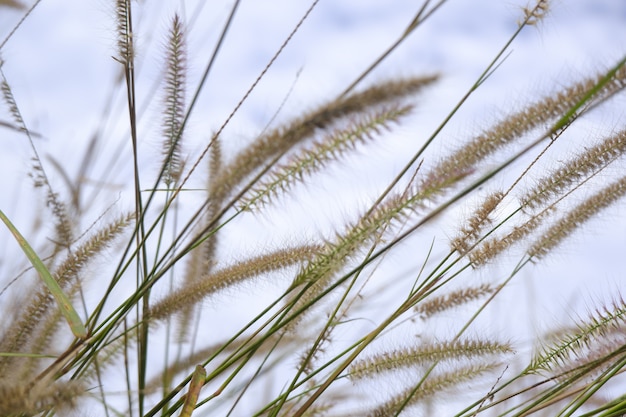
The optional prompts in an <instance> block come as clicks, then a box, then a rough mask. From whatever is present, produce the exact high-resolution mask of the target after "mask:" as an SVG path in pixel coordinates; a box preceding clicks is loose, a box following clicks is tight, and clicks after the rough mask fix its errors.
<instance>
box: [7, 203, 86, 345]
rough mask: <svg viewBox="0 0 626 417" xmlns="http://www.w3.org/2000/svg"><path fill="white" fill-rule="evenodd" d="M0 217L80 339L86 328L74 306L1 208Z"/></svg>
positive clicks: (84, 334) (83, 336)
mask: <svg viewBox="0 0 626 417" xmlns="http://www.w3.org/2000/svg"><path fill="white" fill-rule="evenodd" d="M0 219H2V221H3V222H4V224H6V226H7V227H8V228H9V230H10V231H11V233H12V234H13V236H14V237H15V240H17V243H18V244H19V245H20V247H21V248H22V250H23V251H24V253H25V254H26V256H27V257H28V260H29V261H30V263H31V264H32V265H33V267H34V268H35V269H36V270H37V272H38V273H39V276H40V277H41V279H42V280H43V282H44V284H45V285H46V287H48V290H50V292H51V293H52V296H53V297H54V299H55V300H56V301H57V303H58V304H59V306H60V307H61V313H63V315H64V316H65V319H66V320H67V322H68V324H69V325H70V328H71V329H72V333H74V336H76V337H78V338H81V339H84V338H86V337H87V329H85V325H84V324H83V322H82V321H81V319H80V317H79V316H78V313H76V310H74V307H72V304H71V303H70V300H69V299H68V298H67V296H66V295H65V293H63V290H62V289H61V287H59V284H58V283H57V282H56V281H55V280H54V278H52V275H51V274H50V271H48V268H46V266H45V265H44V264H43V262H42V261H41V259H39V256H37V254H36V253H35V251H34V250H33V248H32V247H31V246H30V245H29V244H28V242H27V241H26V239H25V238H24V236H22V235H21V234H20V232H19V231H18V230H17V229H16V228H15V226H14V225H13V223H11V221H10V220H9V219H8V218H7V216H5V215H4V212H2V210H0Z"/></svg>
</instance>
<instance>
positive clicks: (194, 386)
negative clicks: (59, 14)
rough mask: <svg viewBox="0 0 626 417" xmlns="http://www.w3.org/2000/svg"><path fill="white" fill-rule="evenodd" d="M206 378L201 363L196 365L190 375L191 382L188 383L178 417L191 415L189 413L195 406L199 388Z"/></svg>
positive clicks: (189, 416)
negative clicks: (187, 389) (187, 390)
mask: <svg viewBox="0 0 626 417" xmlns="http://www.w3.org/2000/svg"><path fill="white" fill-rule="evenodd" d="M205 378H206V370H205V369H204V367H202V366H201V365H198V366H196V370H195V371H194V372H193V376H192V377H191V384H190V385H189V392H188V393H187V397H186V398H185V405H184V406H183V409H182V411H181V412H180V417H191V413H192V412H193V410H194V408H195V407H196V403H197V402H198V396H199V395H200V388H202V386H203V385H204V380H205Z"/></svg>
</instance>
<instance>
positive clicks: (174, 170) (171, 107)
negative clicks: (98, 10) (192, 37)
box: [163, 15, 187, 186]
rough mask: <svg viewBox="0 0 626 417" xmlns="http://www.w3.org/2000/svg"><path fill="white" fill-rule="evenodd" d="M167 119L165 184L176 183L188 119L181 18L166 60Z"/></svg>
mask: <svg viewBox="0 0 626 417" xmlns="http://www.w3.org/2000/svg"><path fill="white" fill-rule="evenodd" d="M165 62H166V63H167V68H166V70H165V99H164V105H165V117H164V118H163V136H164V138H163V139H164V142H163V155H164V161H163V165H164V168H163V169H164V172H163V181H164V182H165V184H167V185H168V186H169V185H170V184H172V183H176V182H177V181H178V180H179V178H180V175H181V172H182V169H183V166H182V165H183V163H182V159H181V144H182V137H183V128H184V126H183V124H184V119H185V86H186V83H185V81H186V69H187V68H186V62H187V56H186V46H185V34H184V30H183V26H182V22H181V20H180V18H179V17H178V15H175V16H174V19H173V20H172V27H171V28H170V32H169V39H168V41H167V53H166V57H165Z"/></svg>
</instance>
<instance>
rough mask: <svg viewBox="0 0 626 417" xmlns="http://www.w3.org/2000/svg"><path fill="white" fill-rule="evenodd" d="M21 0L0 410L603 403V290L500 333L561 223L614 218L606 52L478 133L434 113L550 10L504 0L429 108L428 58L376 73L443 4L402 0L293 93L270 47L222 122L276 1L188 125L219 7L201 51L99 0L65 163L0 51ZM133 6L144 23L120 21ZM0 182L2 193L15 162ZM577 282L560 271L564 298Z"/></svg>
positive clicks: (385, 411) (606, 361)
mask: <svg viewBox="0 0 626 417" xmlns="http://www.w3.org/2000/svg"><path fill="white" fill-rule="evenodd" d="M42 4H43V3H42ZM28 7H30V9H29V8H28ZM43 7H44V6H42V5H40V3H39V2H35V3H34V4H33V5H29V6H26V5H20V4H19V3H16V2H8V3H7V2H4V3H2V2H0V8H5V9H7V10H8V9H9V8H11V9H18V11H19V13H23V15H24V16H25V18H24V19H23V20H17V22H18V23H16V26H15V28H14V29H15V30H10V31H9V33H10V34H9V36H8V37H7V40H6V41H4V42H3V43H2V46H1V47H0V49H2V54H3V55H2V58H3V59H4V61H3V62H2V66H1V67H0V77H1V78H2V79H1V80H0V81H1V83H2V88H1V91H2V95H3V99H4V110H3V114H4V115H5V116H2V118H3V121H2V125H1V126H0V128H2V129H3V132H10V134H11V136H10V137H11V138H12V139H13V138H15V140H22V142H23V143H27V144H28V151H27V152H28V157H27V158H26V159H25V160H27V161H28V163H29V164H30V165H29V166H28V170H27V172H26V173H25V178H26V179H27V180H28V181H29V182H30V188H29V191H28V192H26V191H24V192H23V194H20V195H19V196H18V197H19V198H17V199H15V201H16V202H15V203H14V205H13V206H12V207H13V208H11V207H2V211H0V218H1V219H2V220H3V224H4V225H5V226H6V230H5V231H4V232H3V233H5V235H4V236H5V238H4V240H3V242H4V243H3V246H2V258H0V259H1V260H2V263H1V268H0V270H1V271H2V272H1V273H2V275H1V277H2V278H0V279H1V282H2V290H1V292H0V306H1V308H2V314H3V317H4V318H5V319H4V320H3V323H2V327H1V328H0V329H1V330H0V331H1V332H2V337H1V339H0V371H1V372H0V375H2V377H0V415H3V416H5V415H6V416H27V415H45V416H51V415H62V416H65V415H77V416H83V415H105V416H117V415H122V416H127V415H131V416H142V417H148V416H157V415H159V416H174V415H176V416H194V417H195V416H200V415H207V416H209V415H211V416H213V415H216V416H224V415H232V416H234V415H241V416H314V415H320V416H321V415H325V416H326V415H327V416H347V415H354V416H362V415H369V416H395V415H454V416H466V417H469V416H477V415H498V416H526V415H543V416H571V415H578V416H604V417H608V416H618V415H623V414H624V413H626V400H625V399H624V396H623V394H622V392H623V389H621V388H620V387H622V386H623V376H622V375H621V374H622V370H623V369H624V366H625V365H626V354H625V351H626V349H625V346H626V340H625V337H624V334H626V333H625V332H624V322H625V320H624V317H625V315H626V303H625V302H624V301H623V299H622V298H621V297H620V295H619V291H617V292H616V293H615V294H614V295H613V297H612V298H611V297H609V299H599V298H594V295H595V294H588V296H589V297H588V299H589V300H590V301H589V303H593V304H591V306H590V307H589V308H588V309H587V311H585V312H581V311H579V310H572V309H570V308H567V307H564V308H563V309H562V311H563V312H564V314H566V315H567V314H569V317H570V319H569V320H568V321H567V322H556V320H555V323H551V326H550V328H549V329H546V330H545V331H541V332H529V331H527V330H526V328H527V327H528V326H533V325H536V324H537V323H536V321H537V318H536V317H535V312H536V311H545V310H543V309H544V308H545V307H546V306H544V305H542V304H540V303H542V302H543V300H546V299H548V300H549V299H550V297H553V298H555V297H556V296H557V291H555V289H554V288H553V287H552V286H551V285H548V284H546V283H545V281H547V280H548V279H550V276H552V275H556V274H559V271H563V268H562V265H561V264H565V263H567V262H568V260H567V257H569V256H573V257H576V256H579V254H578V253H574V254H572V253H569V254H568V253H564V252H563V249H562V248H563V247H564V243H565V242H566V241H568V240H571V239H572V237H573V236H578V237H579V239H581V238H580V236H584V234H585V233H591V230H593V228H594V227H597V225H598V223H597V222H594V221H593V220H594V219H595V218H597V217H601V216H607V214H606V213H609V214H608V216H613V217H615V218H616V219H615V221H614V223H618V222H619V221H620V219H619V218H618V216H619V213H618V212H617V214H616V211H615V209H614V208H613V206H617V205H620V204H623V197H624V195H625V194H626V179H625V178H626V177H624V176H623V172H624V170H623V164H624V161H623V158H624V156H623V155H624V153H625V152H626V130H623V128H622V127H620V126H621V124H622V123H621V122H620V121H617V122H616V123H615V127H613V126H611V130H610V131H609V129H606V128H604V129H600V128H599V127H598V128H596V129H595V131H596V132H600V133H595V134H592V135H589V134H588V132H589V130H592V129H590V128H589V125H590V124H591V123H595V121H596V120H597V118H596V116H597V114H598V113H601V112H604V111H609V110H611V109H613V108H614V107H616V106H619V96H620V95H621V94H622V90H623V88H624V86H626V67H625V65H624V64H625V62H626V58H623V59H621V60H620V59H618V60H616V61H615V62H610V63H602V64H603V65H605V66H604V67H601V68H604V69H597V70H595V71H589V72H588V73H586V74H584V75H580V76H578V77H573V78H572V79H571V80H569V79H568V80H565V79H563V80H558V82H555V83H554V85H553V86H550V88H545V89H544V90H542V91H539V92H537V91H532V92H528V94H527V95H525V97H526V98H524V101H523V102H522V103H519V104H517V105H512V104H511V105H508V106H509V107H504V108H502V109H501V112H500V114H499V115H498V116H497V117H496V120H495V121H494V120H493V117H491V118H488V117H487V118H486V120H484V121H482V122H481V123H484V125H485V127H484V128H483V129H481V130H480V131H479V132H477V133H463V134H462V135H457V136H455V137H451V135H450V133H449V131H450V125H452V124H454V123H455V122H456V120H457V119H459V118H461V117H462V115H463V112H464V111H466V109H467V108H468V107H470V106H471V105H472V104H471V101H472V100H473V99H475V97H476V96H480V95H481V93H482V92H483V91H484V90H485V89H486V88H487V86H488V85H489V83H490V81H491V80H492V77H497V76H499V74H500V73H501V72H503V71H505V67H506V65H507V64H508V60H509V59H511V57H513V56H514V47H515V45H516V43H518V42H521V41H520V38H521V37H523V36H524V34H525V33H528V32H532V31H537V30H542V28H545V27H549V25H550V19H546V15H548V14H549V12H550V9H551V8H555V7H559V5H558V4H552V2H549V1H546V0H541V1H538V2H536V3H532V4H530V5H528V6H527V7H525V8H522V9H521V10H520V11H519V16H518V24H517V25H516V26H511V30H510V33H509V36H510V37H509V38H505V39H502V41H501V45H502V47H501V49H500V50H499V51H495V52H494V55H493V57H492V58H491V59H490V60H488V61H487V62H486V64H485V67H484V68H482V69H481V71H480V72H479V73H478V74H477V76H476V78H475V80H474V81H473V82H472V83H471V84H469V85H468V86H467V87H466V88H465V89H464V90H462V91H455V97H458V101H457V102H456V104H453V105H451V106H450V107H449V108H447V109H446V110H445V114H444V115H443V116H441V117H438V118H437V119H436V120H434V121H433V120H432V115H433V114H436V113H434V112H430V113H429V112H428V110H424V109H428V106H429V105H430V103H431V101H432V102H433V103H432V105H433V106H435V105H440V103H437V102H435V101H436V100H437V97H438V96H440V97H441V96H442V94H443V93H442V90H441V87H440V86H441V84H442V83H443V82H444V81H443V80H444V79H445V77H446V71H447V70H448V68H440V69H439V71H438V72H433V73H423V74H417V75H403V76H400V75H396V76H393V77H387V78H385V77H384V76H381V75H379V74H378V71H381V68H382V67H383V66H385V65H389V62H391V63H393V57H394V54H397V53H399V51H401V48H402V47H403V45H405V44H406V43H407V42H410V40H411V39H412V38H413V37H414V36H417V34H419V33H420V31H422V30H428V28H429V25H430V24H431V21H432V19H435V18H437V16H439V14H440V13H445V11H446V10H448V9H449V8H452V7H454V5H453V4H451V3H450V4H448V2H447V1H445V0H443V1H439V2H431V1H426V2H424V4H423V5H422V6H416V8H415V14H414V15H413V16H407V21H406V25H407V26H406V29H404V30H400V31H398V37H397V38H396V39H395V40H394V41H391V42H390V43H389V44H388V45H386V46H385V48H382V49H381V50H380V52H379V55H377V58H376V59H374V60H373V61H372V62H370V63H366V64H363V66H362V68H360V69H359V72H358V75H356V76H354V77H353V78H352V79H351V80H350V81H347V82H346V83H345V85H342V87H341V88H340V89H338V90H337V91H336V92H335V93H334V94H333V95H331V96H330V97H327V98H326V99H324V100H320V101H319V102H311V103H306V104H305V105H301V106H296V105H294V104H293V100H294V98H293V96H294V95H295V96H296V97H297V91H298V90H297V88H296V87H297V86H298V85H302V83H303V81H302V80H300V78H299V77H300V76H301V72H299V71H298V69H293V68H290V69H289V70H288V71H287V73H288V74H289V76H290V77H292V78H291V79H290V80H282V83H281V85H282V86H284V90H282V91H271V90H270V93H272V97H271V99H272V101H271V103H276V104H273V105H272V106H270V109H269V110H267V109H266V113H264V114H263V115H262V117H261V118H262V123H256V122H254V123H253V124H254V125H255V131H254V133H252V134H251V135H250V138H248V139H245V140H243V139H238V137H237V135H238V134H239V135H240V132H241V130H239V131H238V130H237V129H238V128H237V126H239V124H241V125H244V126H245V125H246V120H245V118H244V116H242V114H244V115H245V114H249V113H246V109H247V107H246V106H248V105H249V103H250V102H251V101H254V100H255V98H256V99H258V97H259V94H261V93H263V92H267V90H264V89H265V88H267V87H266V84H264V83H265V80H266V78H267V77H272V76H275V75H274V74H275V71H279V70H281V68H283V67H282V65H284V63H282V61H281V59H282V57H283V54H288V53H289V50H290V47H291V45H292V43H293V42H295V40H296V39H297V37H298V35H299V34H300V33H301V31H304V30H306V27H307V24H308V23H309V22H310V21H311V19H315V18H316V17H315V12H316V10H317V9H316V8H317V7H321V6H320V5H318V2H317V1H312V2H310V3H309V4H308V6H307V7H308V8H304V9H302V11H301V14H300V18H299V20H296V21H292V22H290V25H291V26H290V29H289V30H288V31H286V32H285V33H284V35H283V36H282V44H278V45H276V46H275V48H274V49H272V52H271V54H270V55H268V59H267V64H266V66H265V67H263V68H261V69H260V70H259V72H258V77H257V78H256V79H254V80H252V81H251V83H250V84H249V85H246V86H245V87H243V86H241V85H234V86H228V88H226V90H230V89H232V90H236V91H237V92H238V94H240V95H239V96H238V97H239V98H238V99H237V100H235V101H233V102H232V105H229V106H228V111H227V112H226V113H223V114H221V116H219V117H218V116H213V115H209V116H208V119H210V120H209V123H210V128H211V129H212V130H211V131H207V130H205V128H206V126H205V125H204V124H203V123H206V121H207V114H206V110H205V109H206V107H205V106H204V104H205V102H204V100H206V91H207V90H208V91H211V90H210V88H209V87H208V86H210V85H211V86H213V87H215V85H217V84H215V83H219V79H218V80H215V79H216V77H218V75H216V74H219V71H223V67H222V68H221V69H220V63H221V62H222V59H223V60H226V61H227V60H228V59H229V58H228V57H229V54H230V53H232V52H233V51H232V50H229V49H228V39H229V36H232V32H231V30H232V25H235V27H238V28H239V29H240V30H241V26H236V25H237V21H238V20H237V19H238V16H239V13H240V7H243V6H240V4H239V2H234V3H232V4H231V5H230V6H229V9H228V10H227V11H226V12H224V13H223V14H222V17H223V20H221V21H220V26H219V29H215V28H214V29H213V30H214V32H213V39H214V43H212V44H211V48H210V49H209V48H208V47H207V45H206V43H202V45H201V46H199V44H198V41H197V38H194V34H195V33H198V32H201V30H202V29H201V27H200V26H201V25H200V23H199V22H200V20H195V16H196V14H194V13H190V12H189V11H188V10H187V11H186V13H182V14H178V13H176V12H170V11H169V10H168V11H165V10H159V9H151V8H150V7H151V6H150V5H149V4H142V3H134V2H130V1H129V0H117V1H116V2H115V5H114V7H112V8H111V9H112V12H111V14H112V19H111V20H112V21H113V22H114V23H113V24H111V27H110V28H109V30H110V31H111V33H115V38H116V44H115V46H114V47H115V53H114V56H113V57H112V59H109V58H108V57H107V60H108V61H107V62H109V64H112V65H114V66H115V67H114V68H116V71H117V78H116V81H115V82H112V83H111V85H108V86H106V87H104V88H102V87H101V86H100V85H96V86H94V91H93V92H86V93H85V94H93V97H103V100H105V104H104V106H103V108H104V110H103V112H102V115H101V116H100V117H99V118H98V120H97V122H95V121H93V120H90V119H89V117H88V115H87V114H85V115H84V116H83V115H81V114H74V115H73V116H72V117H73V120H74V122H75V123H76V126H80V125H82V124H83V123H85V124H87V125H90V124H92V125H93V126H95V127H92V129H93V134H92V136H91V139H90V140H89V141H86V145H83V146H82V147H80V146H78V147H77V149H67V150H65V151H66V152H68V153H71V158H59V157H55V156H49V155H46V154H45V153H43V152H41V148H42V147H44V142H43V141H46V140H51V139H48V138H47V134H48V132H45V131H39V130H38V129H36V128H35V127H33V126H32V124H33V117H34V116H32V115H31V114H27V113H28V112H26V111H24V110H23V109H24V107H23V106H22V104H21V103H22V100H23V98H22V97H20V96H19V95H18V94H16V91H19V88H18V89H16V88H14V86H17V85H18V84H19V83H20V82H21V81H20V80H19V79H16V78H15V75H14V74H15V68H13V67H12V62H13V61H12V57H11V54H10V53H9V52H10V50H9V49H6V51H5V48H8V47H7V46H6V45H9V46H10V45H11V37H12V36H18V35H17V34H19V33H20V31H21V30H28V28H29V27H28V24H29V22H30V21H31V19H36V18H37V13H38V12H39V11H40V10H41V8H43ZM200 11H202V9H197V10H196V12H198V13H200ZM157 12H158V13H159V19H160V20H161V21H167V22H168V24H167V25H166V27H165V28H163V27H158V28H157V27H151V26H149V24H148V23H146V22H154V20H150V19H147V18H146V19H142V17H145V16H150V13H157ZM16 13H17V12H16ZM185 16H188V17H185ZM146 25H148V26H146ZM538 27H539V28H538ZM31 30H32V28H31ZM14 34H15V35H14ZM138 34H142V35H144V36H138ZM148 34H150V36H148ZM153 37H154V38H153ZM157 37H158V38H159V39H162V41H160V42H157V41H156V40H154V39H156V38H157ZM153 42H154V43H155V44H156V43H158V44H159V46H158V47H154V46H153V45H154V44H153ZM142 48H144V49H142ZM155 48H156V49H160V52H159V54H157V56H155V57H151V58H152V59H154V60H153V61H149V58H147V56H148V55H147V52H148V51H149V52H152V51H153V50H154V49H155ZM199 60H200V61H201V62H204V63H203V64H202V66H201V67H200V68H198V67H195V68H194V67H193V65H195V64H196V63H197V62H199ZM154 62H158V65H159V66H160V70H158V71H153V69H152V67H150V65H152V63H154ZM337 65H338V71H339V70H341V63H337ZM598 67H600V65H598ZM146 68H148V69H146ZM229 70H230V68H229ZM233 71H234V69H233ZM12 74H13V76H12ZM280 76H282V74H281V73H279V78H280ZM302 77H305V76H304V75H302ZM290 83H291V84H290ZM292 84H293V85H292ZM272 85H273V86H275V85H276V84H275V83H273V84H272ZM306 87H307V88H310V87H309V86H308V85H306ZM104 93H106V94H109V97H110V98H109V99H106V98H105V96H103V95H102V94H104ZM261 96H262V94H261ZM504 96H506V95H505V94H504V95H503V98H504ZM276 97H278V98H279V99H278V101H275V99H276ZM61 99H62V98H61ZM212 99H213V100H217V101H221V100H223V101H225V102H229V100H231V98H229V96H226V95H224V96H223V97H221V98H220V97H217V98H216V97H212ZM442 101H443V99H442ZM203 103H204V104H203ZM69 104H70V105H75V103H69ZM221 104H224V103H221ZM498 104H499V103H494V105H498ZM55 110H56V109H50V111H51V112H52V111H55ZM86 113H87V112H86ZM216 114H219V113H217V112H216ZM83 117H84V120H83ZM426 119H430V120H426ZM5 120H6V121H5ZM415 121H418V122H420V121H421V122H423V126H426V130H427V132H426V133H424V132H423V130H424V128H421V129H420V130H421V131H420V134H423V135H424V136H423V137H421V139H422V140H420V141H413V142H411V143H409V144H408V145H407V144H402V147H403V150H406V149H408V151H406V152H403V155H402V159H401V160H400V162H398V163H397V164H396V165H395V168H394V171H393V172H392V173H389V172H388V166H389V164H384V165H383V162H384V161H383V160H384V159H385V158H381V157H379V156H378V154H379V153H385V152H386V150H385V143H387V144H391V145H388V146H389V147H393V146H395V144H397V143H398V142H394V137H395V136H403V135H406V132H407V131H410V134H411V135H416V133H415V132H413V126H414V125H413V123H414V122H415ZM233 126H234V127H233ZM403 126H409V127H403ZM403 129H405V130H403ZM242 130H243V129H242ZM607 131H608V133H606V134H605V133H604V132H607ZM580 135H586V136H585V140H584V141H583V142H581V141H577V140H576V138H577V137H579V136H580ZM116 137H121V138H122V140H121V141H120V142H119V145H118V143H117V142H116V141H115V138H116ZM81 141H85V138H81ZM384 141H387V142H384ZM381 142H383V143H382V144H381ZM563 144H565V145H563ZM8 178H9V179H10V180H12V181H14V184H13V185H11V187H17V188H21V184H22V182H23V181H24V179H22V178H18V177H15V176H9V177H8ZM338 179H339V181H338ZM9 188H10V187H9V186H7V187H6V189H7V190H8V189H9ZM31 191H32V192H31ZM3 204H4V203H3ZM7 205H8V204H7ZM39 205H40V206H41V207H40V208H39ZM22 208H23V209H22ZM613 217H611V220H613ZM581 240H582V239H581ZM583 246H584V245H583ZM570 250H571V251H574V250H577V249H570ZM582 251H583V252H584V253H583V254H582V255H580V256H588V257H590V258H591V259H590V262H593V259H592V258H593V256H594V254H593V251H592V249H587V250H585V248H583V250H582ZM565 252H567V251H566V250H565ZM614 273H615V276H617V277H619V274H620V273H621V271H614ZM533 275H540V276H539V277H533ZM590 278H592V279H597V277H595V276H594V277H590ZM537 279H541V280H543V283H539V284H538V283H537ZM575 285H576V284H575V283H574V282H572V283H571V287H570V288H567V289H559V290H563V291H565V290H568V291H574V292H576V291H578V292H581V291H584V288H581V287H576V286H575ZM521 288H526V289H529V290H528V291H529V292H532V291H534V292H537V293H539V294H540V296H538V297H536V298H533V297H532V296H531V295H527V294H526V293H525V294H524V295H523V296H520V291H522V290H520V289H521ZM522 299H529V300H530V303H532V305H529V306H528V307H526V308H524V307H520V304H521V303H522V302H521V300H522ZM548 303H550V302H549V301H548ZM551 304H552V305H550V307H554V305H553V304H555V303H554V302H552V303H551ZM520 311H521V312H522V313H521V314H520ZM520 315H521V317H520ZM497 323H504V328H505V329H506V330H507V331H509V334H508V335H507V334H504V332H501V331H497V329H494V324H497Z"/></svg>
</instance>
